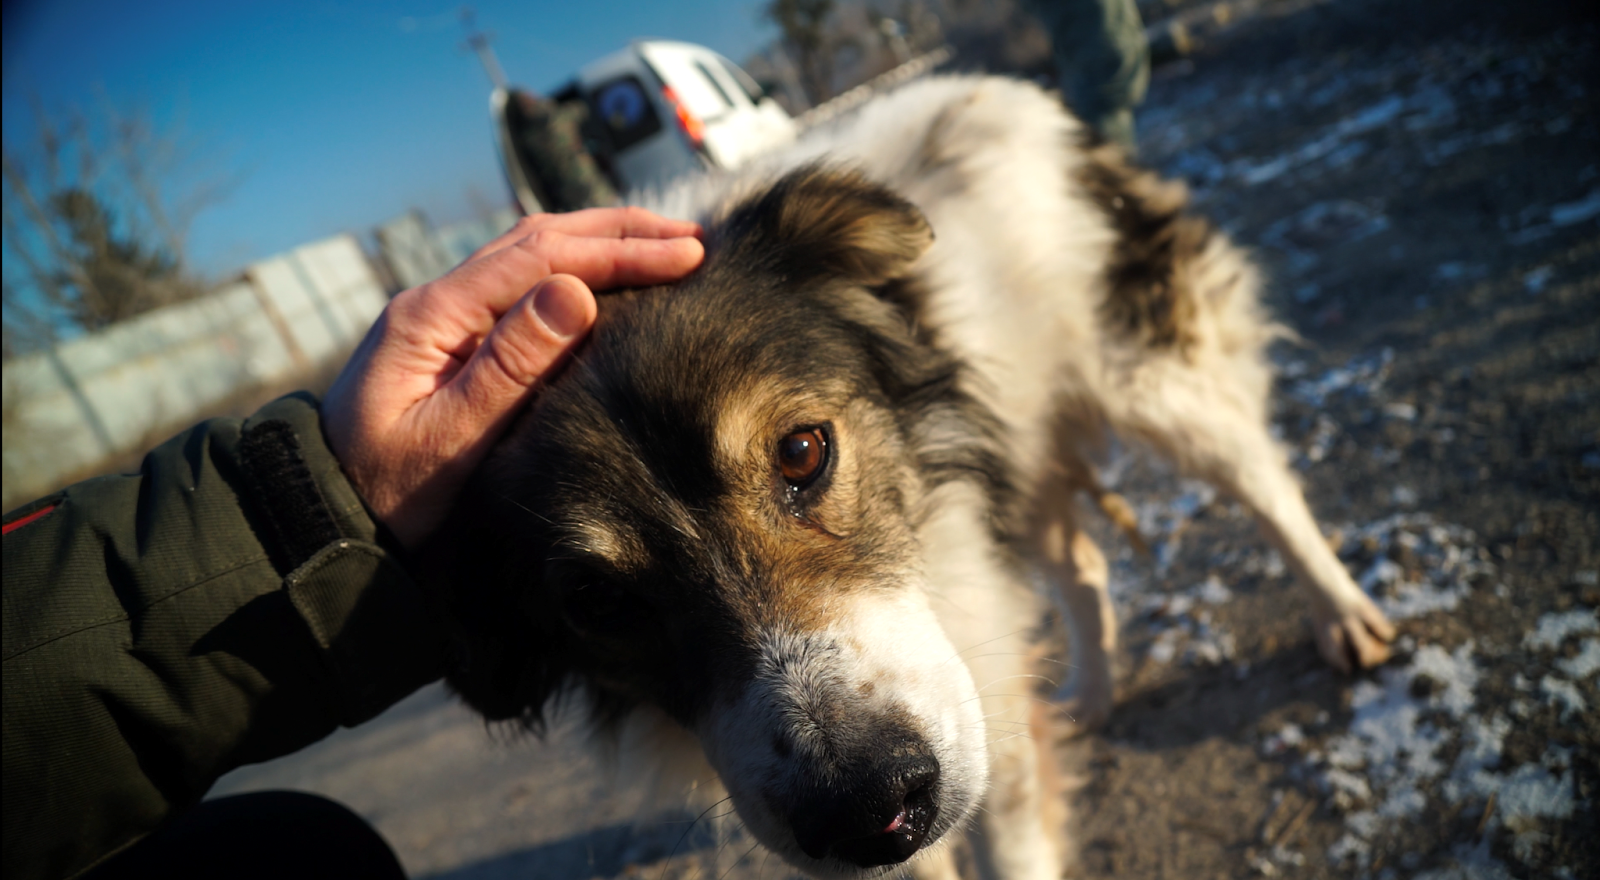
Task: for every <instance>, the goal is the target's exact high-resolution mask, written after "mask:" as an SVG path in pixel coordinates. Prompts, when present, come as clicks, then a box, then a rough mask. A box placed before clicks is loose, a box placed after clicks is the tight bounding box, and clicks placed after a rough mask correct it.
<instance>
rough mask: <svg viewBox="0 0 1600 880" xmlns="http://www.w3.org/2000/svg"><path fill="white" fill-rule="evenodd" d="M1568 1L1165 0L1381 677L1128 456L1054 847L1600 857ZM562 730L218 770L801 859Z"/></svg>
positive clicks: (1210, 870) (437, 854)
mask: <svg viewBox="0 0 1600 880" xmlns="http://www.w3.org/2000/svg"><path fill="white" fill-rule="evenodd" d="M1581 6H1582V4H1577V3H1563V2H1533V0H1523V2H1519V3H1514V4H1508V3H1503V2H1494V0H1455V2H1447V0H1406V2H1401V0H1334V2H1326V3H1315V2H1309V3H1308V2H1301V0H1283V2H1264V3H1232V4H1227V5H1220V6H1219V5H1216V4H1213V5H1212V6H1202V5H1197V4H1192V3H1190V4H1184V5H1183V6H1182V9H1181V11H1182V13H1183V14H1184V15H1186V16H1189V19H1188V20H1189V21H1190V22H1191V24H1192V25H1193V27H1192V28H1191V30H1192V31H1193V32H1194V33H1196V34H1197V35H1198V36H1199V37H1200V45H1199V47H1198V49H1197V50H1196V51H1195V53H1194V54H1193V55H1191V56H1190V57H1189V58H1187V59H1184V60H1181V61H1177V62H1173V63H1170V64H1167V65H1165V66H1163V67H1162V68H1160V69H1159V70H1158V71H1157V74H1156V76H1155V78H1154V81H1153V83H1152V86H1151V89H1150V94H1149V98H1148V99H1147V101H1146V104H1145V108H1144V110H1143V111H1142V112H1141V115H1140V138H1141V156H1142V158H1143V159H1144V160H1145V161H1146V162H1148V163H1149V164H1152V165H1154V166H1155V167H1158V168H1161V169H1163V170H1165V171H1166V172H1167V173H1168V174H1170V175H1172V176H1174V177H1181V178H1184V179H1186V180H1188V181H1189V183H1190V184H1191V186H1192V187H1193V188H1194V190H1195V193H1196V196H1197V200H1198V203H1199V205H1200V206H1201V207H1202V209H1203V210H1204V211H1206V212H1207V213H1209V214H1210V215H1211V216H1213V217H1214V218H1216V219H1217V220H1218V221H1219V222H1220V223H1221V224H1223V225H1224V226H1225V228H1227V229H1228V230H1229V231H1230V232H1232V233H1233V235H1234V236H1235V237H1236V238H1237V239H1238V240H1239V241H1241V242H1243V243H1245V244H1247V245H1249V246H1251V247H1253V248H1254V249H1255V251H1256V254H1257V256H1258V257H1259V259H1260V260H1261V261H1262V263H1263V264H1264V265H1265V266H1266V267H1267V268H1268V270H1269V273H1270V276H1271V292H1270V294H1269V302H1270V304H1271V306H1272V308H1273V309H1274V311H1275V312H1276V314H1278V315H1279V316H1280V317H1281V318H1282V320H1283V321H1284V322H1285V323H1286V324H1288V325H1289V326H1290V327H1292V328H1294V329H1295V330H1296V331H1297V332H1298V333H1299V334H1300V335H1301V336H1302V337H1303V340H1304V344H1302V345H1290V344H1284V345H1282V346H1281V347H1280V349H1279V350H1278V351H1277V352H1276V357H1277V359H1278V361H1279V364H1280V367H1281V370H1282V374H1283V380H1282V382H1281V383H1280V386H1279V389H1278V392H1279V393H1278V395H1277V401H1278V402H1277V410H1276V414H1275V423H1276V426H1277V428H1278V430H1279V431H1280V433H1281V436H1282V438H1283V439H1284V441H1285V442H1286V444H1287V445H1288V446H1289V447H1290V448H1291V450H1293V456H1294V459H1295V464H1296V467H1297V468H1298V470H1299V472H1300V474H1301V476H1302V479H1303V480H1304V482H1305V485H1306V489H1307V494H1308V497H1309V498H1310V500H1311V503H1312V506H1313V508H1314V509H1315V510H1316V512H1317V515H1318V517H1319V519H1320V520H1321V521H1322V522H1323V523H1324V525H1325V529H1326V531H1327V532H1328V534H1329V540H1330V541H1331V542H1333V543H1334V544H1335V545H1336V546H1337V547H1338V548H1339V552H1340V555H1341V557H1342V558H1343V559H1344V560H1345V561H1346V563H1347V564H1348V566H1349V568H1350V570H1351V572H1352V574H1353V575H1354V576H1356V577H1357V578H1358V580H1360V581H1361V583H1362V585H1363V586H1364V587H1365V588H1367V589H1368V590H1369V591H1370V592H1371V593H1373V594H1374V595H1375V596H1376V597H1378V599H1379V601H1380V602H1381V603H1382V605H1383V607H1384V608H1385V610H1386V611H1388V612H1389V613H1390V615H1391V617H1392V618H1393V619H1395V620H1396V622H1397V623H1398V625H1399V626H1400V629H1401V631H1402V633H1403V635H1402V637H1401V639H1400V640H1399V642H1398V645H1397V649H1396V656H1395V657H1394V659H1393V660H1391V661H1390V662H1389V663H1388V664H1387V665H1385V666H1384V667H1383V668H1381V669H1379V670H1377V671H1375V672H1374V673H1371V674H1366V675H1361V676H1358V677H1344V676H1341V675H1339V674H1337V673H1335V672H1333V671H1331V670H1330V669H1329V668H1327V667H1326V666H1325V665H1324V664H1323V663H1322V662H1321V660H1320V659H1319V658H1318V656H1317V654H1316V651H1315V649H1314V647H1313V646H1312V644H1311V640H1310V633H1309V629H1308V627H1307V623H1306V615H1305V613H1304V605H1303V602H1302V601H1301V599H1300V597H1299V596H1298V595H1297V593H1296V592H1295V590H1294V588H1293V586H1292V585H1291V583H1290V581H1289V579H1288V577H1287V576H1286V575H1285V573H1284V571H1283V565H1282V562H1281V560H1279V559H1277V558H1276V555H1275V554H1273V553H1272V552H1270V551H1269V550H1267V549H1266V548H1265V547H1264V545H1263V544H1262V542H1261V541H1260V540H1259V538H1258V537H1257V536H1256V535H1255V534H1254V531H1253V529H1252V527H1251V526H1250V524H1249V523H1248V522H1247V521H1246V519H1245V518H1244V517H1243V516H1242V514H1241V513H1240V511H1239V510H1238V509H1237V508H1236V507H1235V506H1234V505H1233V504H1231V503H1230V502H1229V501H1227V500H1226V499H1223V498H1217V497H1216V496H1215V495H1214V494H1213V493H1211V492H1210V491H1208V490H1207V489H1206V488H1205V487H1204V486H1203V485H1201V484H1196V483H1190V482H1186V481H1183V480H1180V479H1178V478H1177V477H1175V476H1174V475H1172V474H1170V473H1167V472H1165V471H1164V470H1163V468H1161V467H1160V466H1159V465H1158V464H1157V463H1155V462H1153V461H1151V460H1150V459H1148V458H1145V457H1143V456H1142V455H1140V454H1139V453H1138V452H1137V451H1136V450H1129V451H1125V452H1123V453H1119V454H1118V455H1117V457H1116V458H1115V460H1114V461H1113V465H1112V468H1111V470H1110V477H1111V478H1112V479H1113V481H1114V483H1115V486H1116V488H1117V489H1118V491H1120V492H1122V493H1123V494H1124V495H1125V496H1126V497H1127V498H1128V499H1129V500H1130V501H1131V502H1132V503H1133V504H1134V505H1135V508H1136V509H1137V510H1138V511H1139V514H1140V518H1141V522H1142V525H1143V527H1144V530H1145V531H1146V533H1147V535H1149V536H1150V537H1151V538H1152V539H1153V541H1154V545H1155V552H1154V554H1153V556H1152V557H1151V558H1143V557H1137V556H1135V555H1134V554H1133V552H1132V551H1131V550H1130V549H1128V548H1127V545H1126V542H1125V541H1122V540H1121V539H1120V538H1117V537H1115V536H1113V535H1112V534H1110V533H1109V530H1105V531H1103V532H1102V533H1101V534H1100V537H1101V539H1102V546H1104V547H1106V548H1107V549H1108V554H1109V555H1111V556H1112V557H1113V559H1114V566H1113V568H1114V570H1113V592H1114V594H1115V596H1116V598H1117V600H1118V603H1119V607H1120V613H1121V617H1122V639H1123V644H1122V648H1121V651H1120V656H1119V665H1120V669H1119V676H1118V705H1117V709H1116V712H1115V715H1114V716H1113V719H1112V721H1111V723H1110V725H1109V726H1108V728H1107V729H1106V730H1104V731H1102V732H1100V733H1097V734H1092V735H1088V736H1083V737H1078V738H1074V739H1070V740H1066V741H1063V742H1062V743H1061V745H1060V756H1061V760H1062V763H1063V766H1064V768H1065V769H1066V771H1067V774H1068V776H1069V778H1070V779H1072V780H1073V791H1072V794H1071V806H1072V819H1071V827H1070V829H1069V830H1068V833H1067V839H1068V840H1070V841H1071V842H1072V845H1073V846H1075V847H1076V849H1077V851H1078V854H1079V860H1078V866H1077V867H1076V868H1075V869H1074V873H1073V874H1072V875H1070V876H1077V877H1084V878H1098V877H1118V878H1180V877H1181V878H1239V877H1251V876H1263V877H1278V876H1286V877H1288V876H1292V877H1307V878H1315V877H1370V878H1374V880H1386V878H1402V877H1404V878H1428V880H1447V878H1460V880H1468V878H1474V880H1476V878H1502V877H1518V878H1524V877H1526V878H1547V877H1548V878H1562V877H1571V878H1579V877H1593V876H1597V875H1600V834H1597V833H1596V832H1595V830H1594V828H1595V827H1596V816H1595V809H1596V805H1597V802H1596V798H1597V797H1600V763H1597V761H1600V708H1597V707H1600V687H1597V685H1600V618H1597V616H1596V615H1597V611H1596V609H1597V606H1600V580H1597V570H1600V114H1597V113H1596V109H1597V94H1596V89H1597V88H1600V29H1597V27H1596V25H1595V24H1594V23H1592V22H1591V21H1590V20H1589V18H1588V17H1586V16H1585V14H1584V13H1583V12H1582V11H1580V7H1581ZM1172 8H1173V9H1177V8H1178V7H1177V5H1174V6H1173V7H1172ZM1217 9H1223V10H1225V12H1222V13H1218V12H1216V10H1217ZM582 739H583V736H582V733H581V732H580V731H578V730H576V729H572V728H567V729H563V730H561V731H558V732H557V733H556V734H555V735H553V736H552V738H551V740H550V741H549V742H548V743H538V742H532V741H526V740H506V739H505V738H504V737H498V738H497V737H495V736H493V735H491V734H487V733H485V731H484V729H483V727H482V725H481V724H479V723H478V722H476V721H475V720H474V719H472V718H471V717H470V716H469V714H468V713H467V712H465V710H463V709H461V708H460V707H459V706H457V705H455V704H453V703H451V702H449V700H448V699H447V698H446V697H445V696H444V695H443V693H442V692H441V691H439V690H438V689H437V688H432V689H429V690H426V691H424V692H422V693H420V694H418V695H417V696H415V697H413V698H412V699H411V700H409V701H407V702H406V703H404V704H402V705H401V706H399V707H396V709H394V710H392V711H391V712H390V713H388V714H386V715H385V716H384V717H383V718H381V719H379V720H378V721H375V722H373V723H371V724H369V725H366V726H364V727H362V728H359V729H357V730H353V731H344V732H341V733H340V734H338V735H336V736H335V737H333V738H331V739H329V740H328V741H325V742H324V743H322V744H319V745H318V746H317V747H315V748H313V749H311V750H308V751H307V752H303V753H301V754H300V755H296V756H292V757H291V758H288V759H284V760H282V761H278V762H274V763H272V764H267V765H262V766H259V767H252V768H246V769H244V770H241V771H238V772H237V773H236V774H234V775H232V776H230V777H228V778H227V779H225V780H224V781H223V783H221V784H220V785H219V787H218V793H226V792H231V791H241V790H247V789H251V788H261V787H269V786H274V787H275V786H285V785H288V786H293V787H299V788H308V789H312V790H317V791H323V792H326V793H329V794H331V795H333V796H335V797H338V798H340V799H342V800H344V801H346V802H347V803H350V804H351V805H353V806H354V807H355V808H356V809H357V810H359V811H360V812H362V813H363V814H364V815H366V816H368V817H369V818H370V819H372V820H373V821H375V822H376V824H377V825H378V827H379V828H380V829H381V830H382V831H383V832H384V833H385V834H386V835H387V836H388V837H389V839H390V840H391V842H393V844H394V845H395V847H396V849H397V851H398V852H399V853H400V855H401V858H402V860H403V861H404V863H405V864H406V866H407V868H408V869H409V870H410V871H412V873H413V874H414V875H416V876H435V877H450V878H461V880H468V878H472V880H488V878H498V877H520V878H550V880H587V878H598V877H604V878H611V877H635V876H638V877H693V876H705V877H725V878H730V880H755V878H781V877H788V876H791V873H789V872H787V870H786V869H785V868H783V867H782V866H780V865H778V864H777V863H776V860H773V859H768V858H766V855H765V853H764V852H763V851H762V850H760V849H759V848H754V849H752V848H751V847H752V843H751V842H750V841H749V840H748V838H744V837H742V836H740V835H739V834H737V833H735V832H730V831H727V830H726V829H725V830H724V831H723V832H720V833H717V832H712V831H707V830H705V825H706V823H699V824H693V825H691V822H690V821H689V820H690V819H692V818H693V817H692V816H688V815H672V814H669V815H665V816H661V815H654V816H649V817H647V818H646V819H645V820H644V821H642V822H641V823H639V824H637V825H630V823H629V818H630V816H631V815H632V814H633V813H635V812H636V810H637V805H636V803H635V801H634V800H633V799H632V796H631V795H629V794H627V793H626V791H627V786H626V785H618V786H613V785H612V784H611V782H610V781H608V780H609V777H608V775H607V771H606V770H605V769H604V764H603V762H601V761H600V760H598V759H596V758H595V757H593V756H592V755H590V754H589V752H588V751H587V750H586V749H585V748H584V744H583V742H582ZM626 781H628V780H623V782H626ZM619 792H622V793H619ZM1585 828H1587V829H1589V830H1588V831H1584V830H1583V829H1585Z"/></svg>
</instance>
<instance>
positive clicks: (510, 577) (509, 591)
mask: <svg viewBox="0 0 1600 880" xmlns="http://www.w3.org/2000/svg"><path fill="white" fill-rule="evenodd" d="M473 483H474V485H469V486H468V488H467V490H466V491H465V492H463V493H462V498H461V501H460V502H459V503H458V504H457V505H456V507H455V509H454V510H453V511H452V513H451V515H450V516H448V517H446V520H445V523H444V524H443V525H442V526H441V527H440V529H439V530H438V531H437V532H436V533H435V534H434V535H433V536H432V537H431V538H429V539H428V541H427V542H426V544H425V545H424V546H422V547H421V548H419V549H418V551H417V552H416V553H415V554H414V555H413V560H412V563H413V565H412V567H413V569H414V570H415V571H416V573H417V579H418V581H419V582H421V584H422V585H423V588H424V590H425V591H426V592H427V594H428V597H429V604H430V607H431V608H433V609H434V611H435V613H436V614H438V616H439V622H440V625H441V627H442V628H443V630H444V634H445V648H446V653H445V664H446V668H445V681H446V682H448V683H449V685H450V687H451V688H452V689H453V690H454V691H455V692H456V693H457V694H459V695H460V696H461V698H462V699H463V700H464V701H465V702H466V703H467V705H469V706H471V707H472V708H473V709H475V710H476V711H477V712H478V713H479V714H481V715H483V717H484V718H485V719H486V720H489V721H513V720H514V721H517V722H519V723H521V724H522V725H523V726H524V727H526V728H528V729H529V730H532V731H534V732H535V733H540V732H542V731H543V728H544V713H543V710H544V706H545V704H546V703H547V702H548V701H549V700H550V698H551V697H552V696H554V695H555V694H556V692H557V691H559V690H560V689H561V688H562V686H563V685H564V684H565V682H566V677H567V674H568V672H569V670H568V669H567V667H566V665H564V664H563V663H562V662H560V658H561V656H562V655H563V651H562V650H561V642H562V636H561V634H560V633H559V632H549V631H547V630H549V629H551V627H550V626H549V623H550V621H549V620H548V619H547V618H543V617H540V616H538V615H532V614H529V610H530V606H533V605H537V602H536V601H530V598H531V597H533V596H534V594H537V593H538V591H539V590H540V589H541V588H542V587H541V585H540V584H539V583H538V582H537V581H536V580H530V571H532V572H537V571H538V570H539V567H538V566H529V565H524V564H521V562H520V557H519V555H518V554H517V552H516V549H517V548H518V546H520V545H522V544H524V543H525V542H523V541H520V540H518V536H517V535H515V534H513V533H512V532H513V530H512V529H510V528H509V527H508V525H507V523H508V522H517V521H518V520H517V519H515V518H509V517H507V516H505V515H503V514H504V512H503V511H500V510H498V508H500V507H502V506H506V505H504V504H502V503H500V501H499V497H498V496H497V495H494V494H492V493H488V492H485V491H482V487H483V485H484V481H483V480H482V479H475V480H474V481H473ZM532 577H534V578H536V577H537V575H533V576H532Z"/></svg>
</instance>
